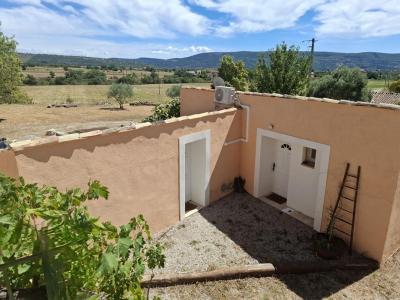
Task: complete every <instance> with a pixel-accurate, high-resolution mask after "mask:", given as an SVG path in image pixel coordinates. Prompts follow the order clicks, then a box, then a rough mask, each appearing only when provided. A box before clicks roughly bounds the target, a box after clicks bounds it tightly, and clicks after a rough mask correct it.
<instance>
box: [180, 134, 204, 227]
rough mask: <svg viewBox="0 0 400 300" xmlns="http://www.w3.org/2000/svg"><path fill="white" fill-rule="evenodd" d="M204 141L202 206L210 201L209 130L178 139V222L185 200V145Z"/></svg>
mask: <svg viewBox="0 0 400 300" xmlns="http://www.w3.org/2000/svg"><path fill="white" fill-rule="evenodd" d="M201 140H205V158H206V160H205V164H206V165H205V172H204V173H205V178H204V187H203V189H204V201H203V203H204V205H208V204H209V199H210V165H211V130H210V129H208V130H205V131H201V132H196V133H192V134H188V135H184V136H181V137H180V138H179V220H183V218H184V217H185V198H186V176H185V175H186V155H185V153H186V145H187V144H189V143H192V142H197V141H201Z"/></svg>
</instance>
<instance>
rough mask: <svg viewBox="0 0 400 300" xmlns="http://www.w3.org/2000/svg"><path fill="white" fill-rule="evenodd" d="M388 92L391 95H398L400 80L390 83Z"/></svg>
mask: <svg viewBox="0 0 400 300" xmlns="http://www.w3.org/2000/svg"><path fill="white" fill-rule="evenodd" d="M389 91H391V92H392V93H400V80H397V81H395V82H392V83H391V84H390V85H389Z"/></svg>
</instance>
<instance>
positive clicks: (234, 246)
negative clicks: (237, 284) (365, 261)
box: [156, 194, 346, 273]
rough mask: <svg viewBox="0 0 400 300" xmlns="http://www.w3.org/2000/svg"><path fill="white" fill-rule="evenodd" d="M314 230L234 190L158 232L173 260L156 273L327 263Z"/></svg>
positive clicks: (166, 252)
mask: <svg viewBox="0 0 400 300" xmlns="http://www.w3.org/2000/svg"><path fill="white" fill-rule="evenodd" d="M314 233H315V231H314V230H313V229H312V228H310V227H308V226H307V225H305V224H303V223H301V222H300V221H298V220H296V219H294V218H292V217H290V216H288V215H286V214H283V213H281V212H280V211H278V210H277V209H275V208H273V207H271V206H269V205H268V204H265V203H264V202H262V201H260V200H259V199H256V198H254V197H252V196H250V195H249V194H232V195H230V196H228V197H225V198H224V199H221V200H219V201H216V202H214V203H212V204H211V205H209V206H207V207H205V208H203V209H202V210H200V211H199V212H197V213H195V214H193V215H191V216H189V217H187V218H185V219H184V220H183V221H182V222H180V223H178V224H176V225H174V226H173V227H171V228H170V229H169V230H167V231H166V232H165V233H163V234H160V235H159V236H156V240H158V241H159V242H162V243H163V244H164V246H165V248H166V251H165V254H166V258H167V259H166V266H165V268H164V269H162V270H157V271H156V273H171V272H173V273H174V272H193V271H206V270H208V271H210V270H214V269H216V268H219V267H226V266H233V265H243V264H257V263H276V264H278V263H282V262H285V261H291V262H293V261H300V262H308V261H310V262H315V261H322V260H321V259H320V258H318V257H316V256H315V255H314V252H313V248H312V235H313V234H314ZM344 259H346V257H345V258H344Z"/></svg>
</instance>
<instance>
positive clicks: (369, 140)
mask: <svg viewBox="0 0 400 300" xmlns="http://www.w3.org/2000/svg"><path fill="white" fill-rule="evenodd" d="M187 94H189V95H190V97H191V98H195V99H196V101H198V102H199V101H202V102H204V103H209V102H210V101H211V100H212V97H213V95H212V94H211V95H210V92H209V91H206V90H200V89H190V90H189V89H187V90H186V91H185V93H184V94H183V95H187ZM239 96H240V101H241V103H242V104H245V105H250V122H249V123H250V129H249V140H248V142H247V143H241V150H240V151H241V159H240V175H241V176H242V177H244V178H245V179H246V189H247V191H248V192H249V193H251V194H253V193H254V191H253V186H254V174H255V153H256V131H257V128H262V129H268V130H271V128H273V129H272V130H273V131H275V132H278V133H282V134H286V135H290V136H294V137H297V138H301V139H305V140H310V141H314V142H317V143H321V144H325V145H329V146H330V159H329V167H328V176H327V182H326V190H325V201H324V210H323V211H324V212H323V220H322V224H323V225H322V226H323V227H322V228H326V225H327V223H328V219H329V209H330V208H331V207H333V206H334V203H335V201H336V198H337V194H338V191H339V186H340V183H341V180H342V178H343V174H344V171H345V166H346V163H347V162H349V163H351V166H352V168H351V170H350V171H351V172H352V173H355V172H356V167H357V166H358V165H360V166H361V168H362V171H361V182H360V191H359V197H358V199H359V201H358V207H357V219H356V227H355V240H354V246H355V249H356V250H357V251H359V252H361V253H363V254H365V255H366V256H369V257H371V258H374V259H376V260H378V261H381V260H382V259H384V258H385V257H386V256H388V255H390V253H391V252H393V251H394V250H395V249H396V248H398V247H399V246H400V243H399V229H398V225H395V223H396V222H397V224H399V223H398V220H399V216H400V212H399V206H400V204H399V203H398V202H397V201H398V199H399V195H398V193H399V191H397V196H396V202H394V199H395V191H396V187H397V186H398V176H399V169H400V159H399V153H400V139H399V138H398V133H399V132H400V110H399V109H384V108H379V107H370V106H368V105H362V106H361V105H350V104H349V102H346V101H340V103H341V104H338V103H339V102H338V101H329V100H324V101H322V100H320V101H316V100H315V99H313V98H307V99H303V100H300V99H292V98H289V97H288V98H284V97H283V96H274V95H263V94H252V93H239ZM183 103H184V104H185V102H183ZM196 105H198V104H196ZM183 109H184V110H185V111H190V108H187V107H186V108H183ZM389 221H390V224H389ZM389 225H390V227H389ZM396 226H397V227H396ZM387 235H388V236H387ZM387 241H388V242H387ZM385 243H387V246H386V248H385V249H384V247H385Z"/></svg>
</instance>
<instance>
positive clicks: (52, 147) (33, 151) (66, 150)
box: [16, 114, 231, 162]
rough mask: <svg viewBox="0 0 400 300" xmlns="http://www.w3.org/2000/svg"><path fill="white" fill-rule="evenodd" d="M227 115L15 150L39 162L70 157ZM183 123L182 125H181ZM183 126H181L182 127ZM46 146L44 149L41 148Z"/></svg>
mask: <svg viewBox="0 0 400 300" xmlns="http://www.w3.org/2000/svg"><path fill="white" fill-rule="evenodd" d="M229 115H231V114H228V115H218V116H217V115H211V116H209V117H208V118H207V120H206V121H200V119H199V120H197V119H193V120H187V121H186V120H184V121H177V122H173V123H163V124H162V125H161V126H163V129H162V130H160V129H159V126H157V125H155V126H148V127H144V128H143V129H141V128H139V129H132V130H127V131H126V132H115V133H110V134H105V135H96V136H93V137H88V138H84V139H76V140H71V141H66V142H62V143H57V142H56V143H50V144H44V145H38V146H34V147H26V148H24V149H23V150H22V151H16V155H19V154H20V153H21V152H22V153H23V154H24V155H25V156H27V157H29V158H31V159H34V160H36V161H39V162H48V161H49V160H50V158H51V157H53V156H56V157H62V158H71V157H72V155H73V153H74V151H75V150H78V149H84V150H86V151H88V152H94V150H95V149H96V148H97V147H106V146H109V145H119V144H128V143H129V142H131V141H132V140H133V139H136V138H143V139H146V140H150V139H154V140H156V139H158V138H159V137H160V135H161V134H167V135H172V134H173V133H174V132H175V131H176V130H183V129H185V128H188V127H189V128H195V127H196V126H197V125H199V124H201V123H203V124H204V123H215V122H216V121H217V119H224V118H226V117H228V116H229ZM183 124H184V126H183ZM182 126H183V127H182ZM143 130H145V131H146V134H143ZM44 148H46V151H43V149H44Z"/></svg>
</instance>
